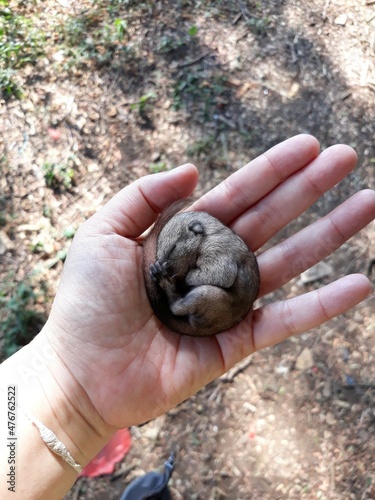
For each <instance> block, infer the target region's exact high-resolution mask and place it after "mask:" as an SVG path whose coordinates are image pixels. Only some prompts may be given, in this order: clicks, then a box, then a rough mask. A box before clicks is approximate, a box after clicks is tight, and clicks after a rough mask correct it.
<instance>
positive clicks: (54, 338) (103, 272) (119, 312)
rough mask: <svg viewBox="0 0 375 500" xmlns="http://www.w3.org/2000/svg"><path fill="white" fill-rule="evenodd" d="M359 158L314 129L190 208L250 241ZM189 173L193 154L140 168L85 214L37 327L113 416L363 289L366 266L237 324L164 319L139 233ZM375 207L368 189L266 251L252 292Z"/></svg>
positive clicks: (203, 378)
mask: <svg viewBox="0 0 375 500" xmlns="http://www.w3.org/2000/svg"><path fill="white" fill-rule="evenodd" d="M355 163H356V155H355V153H354V152H353V150H352V149H351V148H349V147H347V146H343V145H340V146H333V147H331V148H328V149H327V150H326V151H324V152H323V153H321V154H319V145H318V143H317V141H316V140H315V139H314V138H312V137H311V136H306V135H301V136H297V137H294V138H292V139H289V140H288V141H285V142H284V143H282V144H279V145H278V146H275V147H274V148H272V149H271V150H269V151H268V152H267V153H266V154H264V155H262V156H260V157H259V158H257V159H255V160H254V161H252V162H251V163H250V164H248V165H247V166H245V167H244V168H243V169H241V170H239V171H238V172H236V173H234V174H233V175H231V176H230V177H229V178H228V179H227V180H226V181H224V182H223V183H221V184H220V185H219V186H218V187H216V188H215V189H213V190H212V191H210V192H209V193H207V194H206V195H204V196H203V197H202V198H201V199H200V200H198V201H197V202H195V203H194V205H193V208H194V209H196V210H204V211H207V212H209V213H210V214H212V215H214V216H215V217H217V218H218V219H219V220H221V221H222V222H224V223H225V224H227V225H228V226H230V227H231V228H232V229H234V230H235V231H236V232H237V233H238V234H239V235H240V236H241V237H242V238H243V240H244V241H245V242H246V243H247V245H248V246H249V247H250V248H251V250H253V251H257V250H258V249H259V248H260V247H261V246H263V245H264V244H265V243H266V242H267V241H268V240H269V239H270V238H272V237H273V236H274V235H275V234H276V233H277V232H278V231H279V230H280V229H282V228H283V227H284V226H285V225H286V224H287V223H288V222H290V221H291V220H293V219H294V218H296V217H298V216H299V215H300V214H301V213H303V212H304V211H305V210H306V209H307V208H308V207H309V206H310V205H311V204H313V203H314V202H315V201H316V200H317V199H318V197H319V196H320V195H321V194H322V193H324V192H325V191H326V190H328V189H330V188H331V187H332V186H333V185H334V184H336V183H337V182H338V181H340V180H341V179H342V178H343V177H345V176H346V175H347V174H348V173H349V172H350V171H351V170H352V169H353V168H354V166H355ZM196 182H197V171H196V169H195V167H194V166H192V165H186V166H184V167H181V168H180V169H175V170H173V171H171V172H168V173H162V174H155V175H152V176H146V177H143V178H141V179H139V180H138V181H136V182H135V183H133V184H131V185H130V186H128V187H126V188H124V189H123V190H122V191H121V192H119V193H118V194H117V195H116V196H114V198H112V200H111V201H109V203H107V205H106V206H105V207H104V208H103V209H102V210H100V211H99V212H98V213H97V214H96V215H94V216H93V217H91V218H90V219H89V220H88V221H86V222H85V223H84V224H83V225H82V226H81V228H80V229H79V231H78V232H77V235H76V237H75V239H74V241H73V244H72V247H71V249H70V251H69V255H68V258H67V261H66V263H65V268H64V272H63V276H62V279H61V283H60V286H59V289H58V292H57V296H56V299H55V302H54V304H53V308H52V312H51V315H50V318H49V320H48V322H47V325H46V327H45V329H44V332H43V334H44V336H45V338H46V339H47V340H48V342H49V343H50V345H51V346H52V348H53V350H54V351H55V352H56V353H57V355H58V357H59V359H60V360H61V361H62V366H64V367H65V368H64V369H65V370H66V372H69V374H70V380H73V381H74V383H77V385H78V386H79V387H80V388H82V389H83V393H84V394H85V395H87V398H88V399H89V400H90V402H91V403H92V405H93V407H94V409H95V410H96V412H97V413H98V414H99V415H100V417H101V419H103V421H104V422H105V423H106V424H107V425H108V426H109V427H112V428H121V427H125V426H129V425H132V424H139V423H141V422H144V421H147V420H149V419H151V418H154V417H156V416H157V415H159V414H161V413H163V412H165V411H167V410H168V409H170V408H172V407H174V406H175V405H177V404H178V403H180V402H181V401H183V400H184V399H186V398H188V397H189V396H191V395H192V394H194V393H195V392H196V391H197V390H199V389H200V388H201V387H203V386H204V385H205V384H207V383H208V382H210V381H212V380H213V379H214V378H215V377H217V376H219V375H220V374H222V373H223V372H225V371H227V370H228V369H229V368H230V367H231V366H233V365H234V364H235V363H237V362H238V361H239V360H241V359H242V358H243V357H245V356H247V355H249V354H251V353H253V352H254V351H256V350H259V349H262V348H264V347H266V346H271V345H274V344H276V343H278V342H281V341H282V340H285V339H286V338H288V337H290V336H291V335H294V334H297V333H300V332H303V331H306V330H308V329H310V328H313V327H316V326H318V325H320V324H321V323H323V322H325V321H327V320H328V319H330V318H332V317H334V316H336V315H338V314H340V313H342V312H344V311H346V310H347V309H349V308H350V307H353V306H354V305H355V304H357V303H358V302H360V301H361V300H363V299H364V298H365V297H366V295H367V294H368V293H369V291H370V284H369V281H368V280H367V278H366V277H365V276H362V275H352V276H346V277H344V278H342V279H339V280H338V281H336V282H334V283H332V284H330V285H328V286H326V287H323V288H321V289H319V290H316V291H313V292H310V293H306V294H304V295H301V296H298V297H295V298H291V299H288V300H286V301H283V302H276V303H272V304H269V305H266V306H264V307H260V308H258V309H257V308H256V309H255V310H254V311H251V312H250V313H249V314H248V315H247V317H246V318H245V319H244V320H243V321H242V322H241V323H240V324H238V325H237V326H235V327H233V328H231V329H230V330H228V331H227V332H224V333H221V334H219V335H217V336H214V337H208V338H194V337H187V336H180V335H178V334H176V333H173V332H171V331H169V330H168V329H167V328H166V327H165V326H164V325H163V324H161V323H160V322H159V320H158V319H157V318H156V317H155V316H154V314H153V312H152V309H151V307H150V304H149V302H148V299H147V295H146V291H145V287H144V282H143V276H142V247H141V245H140V237H141V235H142V233H143V232H144V231H145V230H146V229H147V228H148V227H149V226H150V225H151V224H152V223H153V222H154V220H155V219H156V217H157V214H158V213H159V212H160V211H161V210H162V209H163V208H165V207H166V206H167V205H168V204H170V203H171V202H173V201H174V200H176V199H178V198H183V197H187V196H189V195H190V194H191V192H192V191H193V189H194V187H195V185H196ZM374 216H375V193H374V192H372V191H370V190H365V191H362V192H359V193H357V194H355V195H354V196H353V197H352V198H350V199H349V200H347V201H345V202H344V203H342V205H340V206H339V207H338V208H336V209H335V210H333V211H332V212H331V213H330V214H329V215H327V216H326V217H323V218H322V219H320V220H319V221H317V222H315V223H313V224H312V225H310V226H309V227H308V228H305V229H303V230H302V231H300V232H298V233H297V234H295V235H293V236H291V237H290V238H288V239H287V240H285V241H283V242H282V243H279V244H277V245H275V246H274V247H272V248H270V249H268V250H266V251H264V252H263V253H261V254H260V255H259V257H258V263H259V268H260V276H261V288H260V293H259V297H261V296H264V295H266V294H268V293H270V292H272V291H273V290H275V289H276V288H278V287H280V286H282V285H284V284H285V283H287V282H288V281H289V280H291V279H292V278H293V277H295V276H297V275H299V274H300V273H301V272H302V271H304V270H305V269H307V268H309V267H311V266H312V265H313V264H315V263H316V262H318V261H320V260H321V259H323V258H325V257H326V256H327V255H329V254H330V253H332V252H333V251H334V250H336V249H337V248H338V247H339V246H340V245H341V244H342V243H343V242H344V241H346V240H347V239H348V238H350V237H351V236H352V235H353V234H355V233H356V232H357V231H359V230H360V229H361V228H363V227H364V226H365V225H366V224H368V223H369V222H370V221H372V220H373V218H374ZM50 369H51V370H52V371H53V370H54V368H53V367H50ZM59 373H61V372H59ZM59 376H60V375H59ZM73 385H74V384H73ZM74 404H75V406H79V405H80V401H79V400H78V399H77V401H75V402H74Z"/></svg>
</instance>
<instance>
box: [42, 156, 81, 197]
mask: <svg viewBox="0 0 375 500" xmlns="http://www.w3.org/2000/svg"><path fill="white" fill-rule="evenodd" d="M43 173H44V179H45V181H46V184H47V186H48V187H50V188H52V189H53V190H54V191H57V192H58V191H62V190H63V189H71V188H72V186H73V180H74V170H73V168H72V166H70V164H69V162H68V163H67V164H63V165H59V164H57V163H48V162H46V163H44V165H43Z"/></svg>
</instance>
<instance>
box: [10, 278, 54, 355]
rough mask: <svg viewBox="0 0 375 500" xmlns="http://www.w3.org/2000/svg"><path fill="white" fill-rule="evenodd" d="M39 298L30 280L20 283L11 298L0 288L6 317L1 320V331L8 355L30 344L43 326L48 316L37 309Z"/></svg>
mask: <svg viewBox="0 0 375 500" xmlns="http://www.w3.org/2000/svg"><path fill="white" fill-rule="evenodd" d="M44 291H45V290H44ZM37 298H38V294H36V293H35V292H34V290H33V288H32V287H31V285H30V283H28V282H21V283H19V284H18V285H17V287H16V288H15V290H14V293H13V294H12V296H11V297H10V298H7V297H6V291H5V290H4V289H2V290H0V304H1V309H2V313H3V315H2V316H3V317H4V319H1V320H0V333H1V335H2V339H3V353H4V354H5V356H6V357H9V356H11V355H12V354H14V353H15V352H16V351H18V349H20V348H21V347H23V346H24V345H26V344H28V343H29V342H30V341H31V340H32V339H33V338H34V337H35V335H36V334H37V333H38V332H39V331H40V330H41V328H42V327H43V325H44V323H45V321H46V318H45V317H44V315H43V314H41V313H40V312H38V311H36V310H35V304H36V300H37Z"/></svg>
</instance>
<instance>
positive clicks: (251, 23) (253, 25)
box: [246, 17, 270, 36]
mask: <svg viewBox="0 0 375 500" xmlns="http://www.w3.org/2000/svg"><path fill="white" fill-rule="evenodd" d="M269 23H270V20H269V18H268V17H262V18H257V17H251V18H250V19H249V20H248V21H246V24H247V26H248V27H249V29H250V31H251V32H252V33H254V35H259V36H264V35H265V34H266V33H267V27H268V25H269Z"/></svg>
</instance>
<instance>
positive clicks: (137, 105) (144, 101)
mask: <svg viewBox="0 0 375 500" xmlns="http://www.w3.org/2000/svg"><path fill="white" fill-rule="evenodd" d="M155 99H156V94H155V92H148V93H147V94H144V95H142V96H141V97H140V99H139V101H137V102H134V103H133V104H131V106H130V109H133V110H136V111H138V113H139V114H140V115H141V116H143V115H145V114H146V111H147V107H148V105H149V104H150V103H151V102H152V101H154V100H155Z"/></svg>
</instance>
